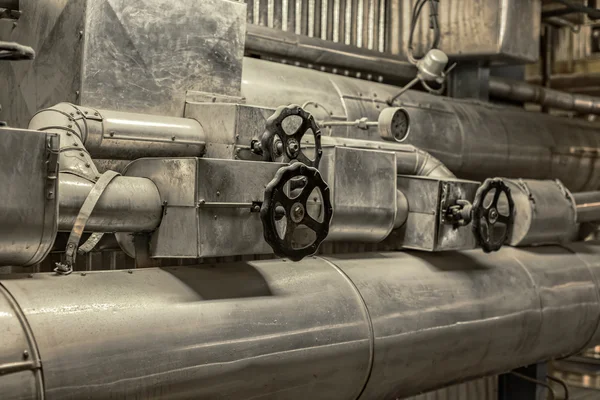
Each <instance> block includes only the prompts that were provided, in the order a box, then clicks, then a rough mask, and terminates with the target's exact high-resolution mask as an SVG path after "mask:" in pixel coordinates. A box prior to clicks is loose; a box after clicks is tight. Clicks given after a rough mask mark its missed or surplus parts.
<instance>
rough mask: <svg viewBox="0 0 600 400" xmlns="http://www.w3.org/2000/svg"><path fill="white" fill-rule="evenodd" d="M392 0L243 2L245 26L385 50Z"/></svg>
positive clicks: (247, 0)
mask: <svg viewBox="0 0 600 400" xmlns="http://www.w3.org/2000/svg"><path fill="white" fill-rule="evenodd" d="M392 2H393V0H246V3H247V4H248V23H250V24H254V25H262V26H266V27H269V28H275V29H281V30H284V31H288V32H293V33H296V34H298V35H305V36H309V37H316V38H320V39H323V40H329V41H332V42H335V43H344V44H347V45H352V46H356V47H360V48H367V49H370V50H377V51H380V52H383V51H386V49H387V48H388V47H389V46H388V43H387V38H386V33H387V32H386V28H387V25H386V17H387V13H388V9H389V7H390V3H392Z"/></svg>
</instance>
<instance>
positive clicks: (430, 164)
mask: <svg viewBox="0 0 600 400" xmlns="http://www.w3.org/2000/svg"><path fill="white" fill-rule="evenodd" d="M416 153H417V171H416V174H415V175H418V176H427V177H431V178H451V179H454V178H456V175H454V174H453V173H452V172H451V171H450V170H449V169H448V168H447V167H446V166H445V165H444V163H442V162H441V161H440V160H438V159H437V158H435V157H434V156H432V155H431V154H429V153H427V152H426V151H423V150H421V149H416Z"/></svg>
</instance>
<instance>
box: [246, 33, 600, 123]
mask: <svg viewBox="0 0 600 400" xmlns="http://www.w3.org/2000/svg"><path fill="white" fill-rule="evenodd" d="M548 37H549V40H550V36H548ZM246 49H247V50H249V51H250V52H256V53H259V54H263V55H264V54H267V55H273V56H277V57H278V58H282V59H286V58H289V59H292V60H302V61H305V62H307V63H310V64H316V65H326V66H331V67H337V68H348V69H350V70H353V71H354V70H356V71H361V72H366V73H372V74H379V75H382V76H384V77H386V78H387V79H388V80H392V81H395V82H402V83H406V82H408V81H410V80H412V79H413V78H414V77H415V76H416V74H417V70H416V68H415V67H414V66H413V65H412V64H410V63H408V62H406V61H404V60H401V59H394V58H392V57H390V56H385V55H382V54H381V53H378V52H373V51H368V50H365V49H358V50H357V49H353V50H352V51H349V50H348V48H347V46H344V45H343V44H338V43H333V42H329V41H325V40H321V39H316V38H309V37H303V36H300V35H295V34H294V33H291V32H281V31H275V30H273V29H270V28H266V27H262V26H257V25H248V33H247V35H246ZM357 51H358V52H357ZM244 72H245V71H244ZM507 84H508V86H509V87H514V89H512V90H514V91H515V92H514V93H513V92H512V91H511V89H510V88H508V87H507ZM489 86H490V87H489V93H490V95H492V96H494V97H497V98H499V99H507V100H515V101H523V102H531V103H536V104H540V105H542V106H546V107H551V108H556V109H561V110H567V111H576V112H581V113H587V114H596V115H600V111H599V108H598V107H599V106H598V103H599V102H600V99H598V98H597V97H592V96H586V95H578V94H575V95H574V94H570V93H566V92H561V91H557V90H551V89H546V88H544V87H539V86H535V85H530V84H527V83H525V82H520V81H513V80H509V79H505V78H500V77H493V76H492V77H490V79H489ZM399 90H400V89H396V90H395V92H394V93H393V94H392V96H394V95H396V94H397V93H398V91H399ZM298 104H302V103H298Z"/></svg>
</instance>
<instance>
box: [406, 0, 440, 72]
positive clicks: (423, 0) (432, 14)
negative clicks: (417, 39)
mask: <svg viewBox="0 0 600 400" xmlns="http://www.w3.org/2000/svg"><path fill="white" fill-rule="evenodd" d="M427 3H429V28H430V29H431V30H433V42H432V45H431V49H435V48H437V47H438V46H439V44H440V38H441V32H440V25H439V21H438V8H439V0H417V2H416V3H415V5H414V7H413V12H412V18H411V23H410V33H409V36H408V58H409V60H410V61H411V62H413V63H414V62H416V58H415V56H414V48H413V41H414V35H415V30H416V27H417V23H418V22H419V17H420V15H421V11H423V7H424V6H425V4H427ZM425 54H427V52H425Z"/></svg>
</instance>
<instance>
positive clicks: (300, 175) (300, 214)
mask: <svg viewBox="0 0 600 400" xmlns="http://www.w3.org/2000/svg"><path fill="white" fill-rule="evenodd" d="M298 182H301V183H303V187H302V188H297V186H298V185H297V183H298ZM288 183H289V185H287V184H288ZM294 183H296V189H294ZM286 185H287V186H286ZM286 188H287V189H286ZM290 188H291V189H290ZM315 189H317V190H318V191H320V198H321V203H320V215H319V217H318V218H315V217H313V216H311V215H310V212H309V204H308V203H309V200H310V197H311V194H313V193H315V192H316V190H315ZM286 191H287V192H289V193H286ZM292 194H295V196H294V195H292ZM332 216H333V208H332V205H331V199H330V195H329V187H328V186H327V184H326V183H325V181H324V180H323V178H322V177H321V174H320V173H319V171H318V170H317V169H316V168H312V167H309V166H306V165H304V164H302V163H294V164H292V165H290V166H287V167H283V168H281V169H279V171H277V174H275V178H273V180H272V181H271V182H270V183H269V184H268V185H267V187H266V189H265V199H264V202H263V204H262V207H261V210H260V218H261V220H262V223H263V230H264V236H265V240H266V242H267V243H268V244H269V245H270V246H271V247H272V248H273V251H274V252H275V254H276V255H278V256H280V257H288V258H289V259H290V260H292V261H300V260H302V259H303V258H304V257H307V256H310V255H312V254H315V253H316V251H317V250H318V248H319V245H320V244H321V243H322V242H323V241H324V240H325V238H327V235H328V233H329V223H330V222H331V217H332ZM284 218H285V229H283V230H284V232H282V233H280V232H279V230H278V223H279V222H283V221H282V220H283V219H284ZM280 226H281V225H280ZM303 226H304V227H306V228H308V229H310V230H312V231H313V232H314V235H313V236H314V239H312V241H311V242H310V243H308V244H304V245H303V246H302V247H298V243H296V240H295V239H296V236H295V234H296V233H297V230H298V229H300V228H301V227H303Z"/></svg>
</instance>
